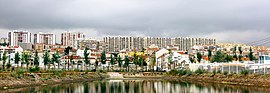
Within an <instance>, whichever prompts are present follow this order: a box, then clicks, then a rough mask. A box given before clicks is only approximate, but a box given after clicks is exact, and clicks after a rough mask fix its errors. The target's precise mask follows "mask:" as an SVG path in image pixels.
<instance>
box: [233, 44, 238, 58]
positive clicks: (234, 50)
mask: <svg viewBox="0 0 270 93" xmlns="http://www.w3.org/2000/svg"><path fill="white" fill-rule="evenodd" d="M236 50H237V49H236V46H234V48H233V58H234V59H235V60H236V61H237V60H238V57H237V55H236Z"/></svg>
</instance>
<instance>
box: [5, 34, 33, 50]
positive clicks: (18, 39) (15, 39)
mask: <svg viewBox="0 0 270 93" xmlns="http://www.w3.org/2000/svg"><path fill="white" fill-rule="evenodd" d="M8 42H9V45H10V46H18V45H19V43H31V33H30V32H28V31H23V30H13V31H9V32H8Z"/></svg>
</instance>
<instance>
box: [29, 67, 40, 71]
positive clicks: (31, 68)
mask: <svg viewBox="0 0 270 93" xmlns="http://www.w3.org/2000/svg"><path fill="white" fill-rule="evenodd" d="M39 71H40V68H39V67H30V68H29V72H39Z"/></svg>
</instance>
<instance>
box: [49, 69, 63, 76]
mask: <svg viewBox="0 0 270 93" xmlns="http://www.w3.org/2000/svg"><path fill="white" fill-rule="evenodd" d="M50 72H52V73H53V75H55V76H61V75H62V72H63V71H61V70H51V71H50Z"/></svg>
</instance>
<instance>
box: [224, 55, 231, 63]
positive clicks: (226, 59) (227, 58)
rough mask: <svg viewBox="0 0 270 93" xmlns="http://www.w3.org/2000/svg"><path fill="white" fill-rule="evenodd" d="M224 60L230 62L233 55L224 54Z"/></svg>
mask: <svg viewBox="0 0 270 93" xmlns="http://www.w3.org/2000/svg"><path fill="white" fill-rule="evenodd" d="M224 61H225V62H231V61H233V57H232V56H231V55H228V54H227V55H226V57H225V59H224Z"/></svg>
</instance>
